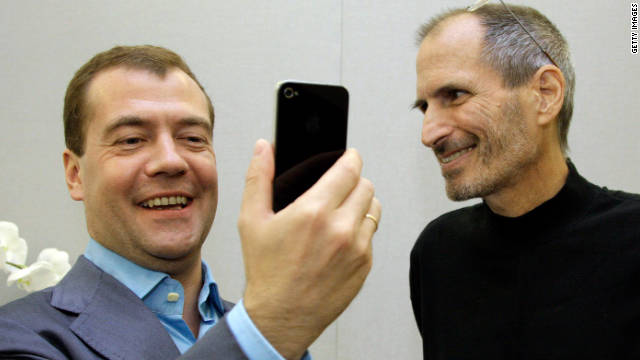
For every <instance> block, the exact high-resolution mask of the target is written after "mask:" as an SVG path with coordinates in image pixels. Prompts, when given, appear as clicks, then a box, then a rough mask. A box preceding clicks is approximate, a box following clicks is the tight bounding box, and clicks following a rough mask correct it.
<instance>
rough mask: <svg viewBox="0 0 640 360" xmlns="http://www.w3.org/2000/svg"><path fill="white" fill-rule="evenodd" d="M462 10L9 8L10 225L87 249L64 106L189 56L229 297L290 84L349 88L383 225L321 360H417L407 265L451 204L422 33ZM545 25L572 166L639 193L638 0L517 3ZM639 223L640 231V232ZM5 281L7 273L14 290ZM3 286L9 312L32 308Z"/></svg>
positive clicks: (4, 3) (348, 4)
mask: <svg viewBox="0 0 640 360" xmlns="http://www.w3.org/2000/svg"><path fill="white" fill-rule="evenodd" d="M468 2H470V1H463V0H396V1H382V0H378V1H366V0H323V1H293V0H269V1H248V0H237V1H213V0H212V1H196V0H189V1H180V2H178V1H156V0H154V1H152V0H145V1H141V0H140V1H125V0H118V1H108V2H107V1H95V0H85V1H35V0H23V1H9V0H0V49H1V52H2V55H1V56H0V99H1V101H2V105H1V106H0V220H10V221H13V222H15V223H16V224H18V226H19V227H20V232H21V235H22V237H23V238H25V239H26V240H27V241H28V243H29V245H30V248H31V251H30V255H29V259H28V262H32V261H34V260H35V256H36V254H37V253H38V252H39V251H40V250H41V249H42V248H44V247H58V248H61V249H64V250H67V251H68V252H69V253H70V254H71V257H72V258H73V259H75V258H76V257H77V256H78V255H80V254H81V253H82V252H83V250H84V247H85V245H86V241H87V236H88V235H87V233H86V229H85V224H84V215H83V208H82V204H80V203H75V202H73V201H72V200H71V199H70V198H69V196H68V194H67V190H66V186H65V183H64V176H63V170H62V157H61V153H62V150H63V149H64V141H63V129H62V117H61V113H62V106H63V96H64V91H65V88H66V85H67V83H68V81H69V80H70V79H71V77H72V75H73V73H74V71H75V70H76V69H77V68H78V67H79V66H80V65H81V64H83V63H84V62H85V61H87V60H88V59H89V58H90V57H91V56H93V55H94V54H95V53H97V52H99V51H102V50H106V49H108V48H110V47H112V46H114V45H117V44H129V45H130V44H147V43H148V44H155V45H161V46H165V47H168V48H170V49H173V50H175V51H177V52H178V53H179V54H181V55H182V56H183V57H184V58H185V59H186V61H187V63H189V64H190V66H191V68H192V69H193V70H194V72H195V73H196V75H197V76H198V77H199V79H200V81H201V82H202V83H203V85H204V86H205V87H206V88H207V90H208V92H209V94H210V96H211V97H212V99H213V102H214V106H215V107H216V127H215V140H214V142H215V149H216V151H217V157H218V170H219V174H220V202H219V210H218V215H217V219H216V220H215V224H214V227H213V231H212V232H211V234H210V235H209V238H208V241H207V244H206V245H205V251H204V256H205V259H206V260H207V261H208V262H209V263H210V264H211V265H212V266H213V268H214V275H215V277H216V279H217V280H218V282H219V283H220V286H221V289H222V293H223V296H225V297H226V298H227V299H230V300H237V299H239V298H240V297H241V294H242V290H243V287H244V280H243V267H242V258H241V250H240V243H239V240H238V235H237V231H236V218H237V215H238V211H239V206H240V198H241V193H242V189H243V181H244V173H245V170H246V167H247V165H248V161H249V158H250V155H251V150H252V146H253V143H254V141H255V140H256V139H257V138H259V137H264V138H267V139H270V138H271V135H272V118H273V115H272V114H273V90H274V86H275V83H276V82H277V81H279V80H282V79H287V78H296V79H303V80H310V81H316V82H330V83H342V84H343V85H345V86H346V87H347V88H348V89H349V90H350V94H351V109H350V125H349V131H350V134H349V144H350V146H353V147H356V148H358V149H359V150H360V152H361V154H362V156H363V158H364V160H365V167H364V173H365V176H366V177H368V178H370V179H371V180H373V182H374V183H375V184H376V192H377V196H378V197H379V198H380V199H381V201H382V203H383V219H382V222H381V224H380V229H379V230H378V233H377V234H376V236H375V238H374V243H375V244H374V248H375V250H374V267H373V269H372V271H371V274H370V275H369V278H368V280H367V282H366V283H365V286H364V288H363V290H362V292H361V293H360V295H359V296H358V297H357V298H356V299H355V301H354V302H353V303H352V304H351V306H350V307H349V308H348V309H347V311H346V312H345V313H344V314H343V315H342V317H340V318H339V320H338V321H337V322H336V323H335V324H334V325H332V326H331V327H330V328H329V329H327V331H326V332H325V333H324V334H323V335H322V337H321V338H320V339H319V340H318V341H317V342H316V343H315V344H314V345H313V347H312V353H313V354H314V357H315V359H318V360H322V359H419V358H421V356H422V355H421V345H420V337H419V334H418V332H417V329H416V326H415V323H414V320H413V314H412V311H411V305H410V301H409V288H408V267H409V264H408V256H409V251H410V249H411V247H412V245H413V242H414V240H415V238H416V237H417V235H418V234H419V233H420V231H421V230H422V228H423V227H424V225H425V224H426V223H427V222H428V221H430V220H431V219H433V218H434V217H436V216H437V215H439V214H441V213H443V212H445V211H448V210H450V209H453V208H457V207H460V206H462V205H463V204H458V203H452V202H450V201H449V200H448V199H447V198H446V196H445V195H444V191H443V188H444V187H443V181H442V179H441V177H440V171H439V168H438V166H437V165H436V162H435V160H434V158H433V156H432V155H431V153H430V152H429V151H427V150H426V149H425V148H423V147H422V145H421V143H420V126H421V116H420V114H419V113H418V112H410V111H409V107H410V104H411V103H412V102H413V100H414V97H415V75H414V69H415V67H414V66H415V64H414V60H415V55H416V47H415V46H414V34H415V31H416V29H417V27H418V26H419V25H420V24H421V23H422V22H423V21H425V20H426V19H427V18H429V17H430V16H432V15H435V14H436V13H438V12H440V11H442V10H443V9H445V8H447V7H453V6H466V5H467V3H468ZM514 2H515V3H518V4H528V5H531V6H534V7H536V8H538V9H539V10H540V11H542V12H543V13H545V14H546V15H547V16H548V17H549V18H550V19H551V20H552V21H553V22H555V23H556V25H557V26H558V27H559V28H560V30H561V31H562V32H563V33H564V34H565V36H566V37H567V39H568V41H569V43H570V46H571V48H572V51H573V60H574V64H575V68H576V73H577V92H576V101H575V103H576V109H575V112H574V120H573V124H572V126H571V131H570V136H569V144H570V146H571V148H572V151H571V157H572V159H573V160H574V163H575V164H576V165H577V166H578V169H579V170H580V171H581V172H582V174H583V175H585V176H586V177H587V178H589V179H591V180H592V181H594V182H596V183H599V184H601V185H606V186H608V187H610V188H619V189H624V190H627V191H631V192H640V166H638V164H639V163H640V145H638V141H637V138H638V136H639V135H640V122H638V119H639V118H638V114H639V113H640V104H639V101H638V94H639V93H640V84H639V83H640V55H632V54H631V52H630V45H631V44H630V43H631V30H630V16H631V14H630V7H631V5H630V4H631V0H615V1H610V2H606V3H605V2H603V1H596V0H585V1H580V2H575V1H567V2H565V1H557V0H528V1H520V0H514ZM639 226H640V225H639ZM5 278H6V277H5V275H0V282H4V280H5ZM22 295H23V293H22V292H21V291H20V290H18V289H16V288H15V287H12V288H7V287H5V286H4V285H2V283H0V304H4V303H6V302H8V301H10V300H13V299H15V298H17V297H20V296H22Z"/></svg>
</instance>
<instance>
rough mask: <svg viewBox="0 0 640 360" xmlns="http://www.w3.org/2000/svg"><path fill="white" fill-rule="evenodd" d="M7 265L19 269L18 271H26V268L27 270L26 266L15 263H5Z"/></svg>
mask: <svg viewBox="0 0 640 360" xmlns="http://www.w3.org/2000/svg"><path fill="white" fill-rule="evenodd" d="M5 263H6V264H7V265H11V266H13V267H15V268H18V269H24V268H26V266H24V265H20V264H15V263H12V262H11V261H5Z"/></svg>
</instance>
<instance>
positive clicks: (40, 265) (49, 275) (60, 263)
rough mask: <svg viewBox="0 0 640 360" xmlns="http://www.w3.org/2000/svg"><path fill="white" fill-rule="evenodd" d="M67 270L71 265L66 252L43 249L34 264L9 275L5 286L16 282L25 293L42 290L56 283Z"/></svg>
mask: <svg viewBox="0 0 640 360" xmlns="http://www.w3.org/2000/svg"><path fill="white" fill-rule="evenodd" d="M69 269H71V265H70V264H69V254H68V253H67V252H66V251H60V250H58V249H54V248H48V249H44V250H42V251H41V252H40V254H39V255H38V260H37V261H36V262H34V263H33V264H31V265H29V266H28V267H25V268H24V269H21V270H18V271H16V272H13V273H12V274H11V275H9V278H8V279H7V285H8V286H11V285H12V284H13V283H14V282H17V284H18V287H19V288H21V289H23V290H25V291H27V292H31V291H38V290H42V289H44V288H47V287H49V286H53V285H55V284H56V283H58V281H60V279H62V278H63V277H64V275H65V274H66V273H67V272H68V271H69Z"/></svg>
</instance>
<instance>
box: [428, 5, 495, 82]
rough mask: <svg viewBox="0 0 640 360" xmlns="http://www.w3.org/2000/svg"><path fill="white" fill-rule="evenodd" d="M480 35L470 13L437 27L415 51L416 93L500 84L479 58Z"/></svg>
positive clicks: (483, 31)
mask: <svg viewBox="0 0 640 360" xmlns="http://www.w3.org/2000/svg"><path fill="white" fill-rule="evenodd" d="M484 34H485V29H484V27H483V26H482V25H481V24H480V21H479V20H478V18H477V16H474V15H472V14H462V15H456V16H453V17H451V18H449V19H446V20H444V21H443V22H442V23H440V24H439V25H437V26H436V27H435V28H434V29H433V30H432V32H431V33H429V35H428V36H426V37H425V39H424V40H423V41H422V43H421V45H420V49H419V51H418V56H417V59H416V72H417V75H418V92H430V91H431V90H435V89H433V88H434V87H440V86H444V85H445V84H447V83H453V84H452V85H456V84H457V83H460V82H462V83H477V84H478V85H482V83H483V82H485V81H487V80H500V81H501V76H500V75H499V74H498V73H497V72H496V71H495V70H493V69H492V68H491V67H490V66H489V65H488V64H486V63H485V62H484V61H483V60H482V58H481V55H482V45H483V37H484Z"/></svg>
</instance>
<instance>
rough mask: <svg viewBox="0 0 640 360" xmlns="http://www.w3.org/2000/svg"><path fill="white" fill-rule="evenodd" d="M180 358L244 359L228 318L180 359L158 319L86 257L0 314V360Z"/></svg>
mask: <svg viewBox="0 0 640 360" xmlns="http://www.w3.org/2000/svg"><path fill="white" fill-rule="evenodd" d="M223 303H224V306H225V312H227V311H229V310H230V309H231V307H232V304H231V303H229V302H226V301H223ZM177 358H180V359H225V360H236V359H238V360H240V359H243V360H245V359H246V357H245V355H244V353H243V352H242V350H241V349H240V347H239V345H238V343H237V342H236V340H235V338H234V336H233V335H232V333H231V332H230V330H229V327H228V325H227V321H226V318H225V317H223V318H222V319H220V320H219V321H218V323H217V324H216V325H215V326H214V327H213V328H211V329H210V330H209V331H208V332H207V334H206V335H205V336H203V337H202V338H200V339H199V340H198V341H197V342H196V344H195V345H194V346H193V347H192V348H191V349H190V350H189V351H188V352H187V353H186V354H184V355H182V356H180V353H179V351H178V348H177V347H176V346H175V344H174V342H173V340H171V337H170V336H169V334H168V332H167V331H166V330H165V328H164V327H163V326H162V324H161V323H160V320H158V318H157V317H156V315H154V314H153V313H152V312H151V311H150V310H149V309H148V308H147V307H146V306H145V305H144V303H143V302H142V301H141V300H140V299H139V298H138V297H137V296H136V295H135V294H133V293H132V292H131V291H130V290H129V289H128V288H127V287H125V286H124V285H123V284H122V283H120V282H119V281H117V280H116V279H114V278H113V277H112V276H111V275H109V274H107V273H105V272H104V271H102V270H100V269H99V268H98V267H96V266H95V265H94V264H93V263H91V262H90V261H88V260H87V259H86V258H85V257H84V256H81V257H79V258H78V261H77V262H76V264H75V265H74V266H73V268H72V269H71V270H70V271H69V273H68V274H67V276H65V277H64V279H62V281H60V283H58V284H57V285H56V286H54V287H52V288H48V289H45V290H42V291H39V292H35V293H33V294H30V295H28V296H26V297H24V298H22V299H18V300H16V301H14V302H11V303H9V304H7V305H5V306H3V307H1V308H0V359H82V360H88V359H136V360H139V359H153V360H156V359H177Z"/></svg>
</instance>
